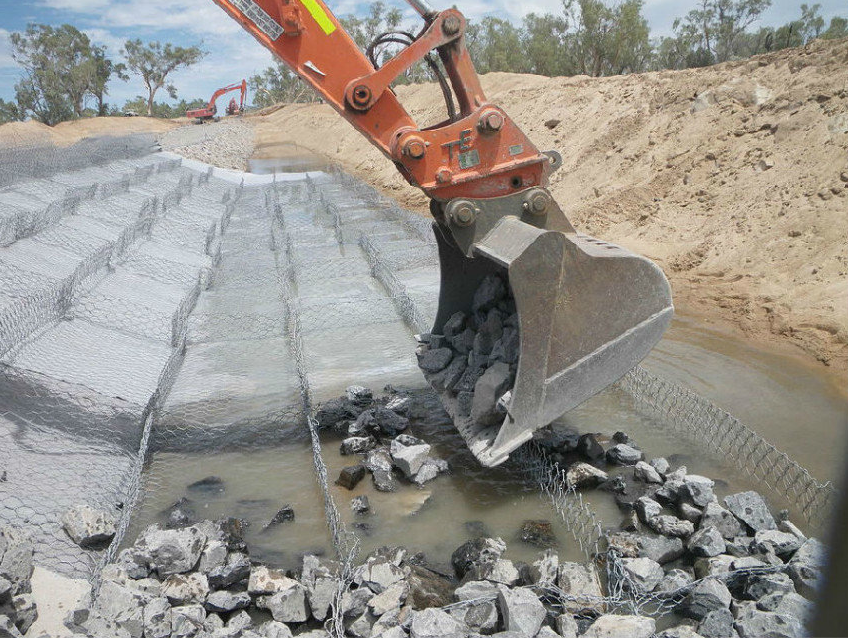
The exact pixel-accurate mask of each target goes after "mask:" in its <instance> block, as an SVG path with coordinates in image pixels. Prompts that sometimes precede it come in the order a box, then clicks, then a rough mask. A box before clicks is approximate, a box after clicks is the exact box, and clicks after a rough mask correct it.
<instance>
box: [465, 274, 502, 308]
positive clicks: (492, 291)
mask: <svg viewBox="0 0 848 638" xmlns="http://www.w3.org/2000/svg"><path fill="white" fill-rule="evenodd" d="M506 296H507V291H506V285H505V284H504V281H503V279H501V278H500V277H499V276H497V275H486V277H484V278H483V281H482V282H480V286H479V287H478V288H477V290H476V291H475V292H474V297H473V299H472V301H471V309H472V311H473V312H474V313H478V312H487V311H488V310H489V309H491V308H494V307H495V306H497V305H498V302H499V301H500V300H501V299H503V298H504V297H506Z"/></svg>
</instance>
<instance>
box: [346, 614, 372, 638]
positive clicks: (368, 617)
mask: <svg viewBox="0 0 848 638" xmlns="http://www.w3.org/2000/svg"><path fill="white" fill-rule="evenodd" d="M376 620H377V619H376V618H375V617H374V615H373V614H371V613H370V612H367V611H366V612H365V613H363V614H362V615H360V616H358V617H357V618H353V619H352V620H347V621H346V622H345V634H346V635H348V636H351V637H352V638H370V636H371V627H372V626H373V625H374V622H375V621H376Z"/></svg>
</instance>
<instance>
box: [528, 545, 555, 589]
mask: <svg viewBox="0 0 848 638" xmlns="http://www.w3.org/2000/svg"><path fill="white" fill-rule="evenodd" d="M558 570H559V556H557V554H556V552H554V551H553V550H551V549H548V550H546V551H544V552H543V553H542V554H541V555H540V557H539V559H538V560H536V561H534V562H533V564H532V565H531V566H530V577H531V582H532V583H533V584H536V585H541V586H544V585H549V584H550V585H553V584H556V579H557V571H558Z"/></svg>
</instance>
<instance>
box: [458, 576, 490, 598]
mask: <svg viewBox="0 0 848 638" xmlns="http://www.w3.org/2000/svg"><path fill="white" fill-rule="evenodd" d="M498 591H499V589H498V585H497V584H495V583H492V582H490V581H487V580H470V581H468V582H467V583H465V584H463V585H461V586H459V587H457V588H456V591H455V592H454V596H456V599H457V600H495V599H496V598H497V597H498Z"/></svg>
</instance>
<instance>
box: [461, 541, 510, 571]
mask: <svg viewBox="0 0 848 638" xmlns="http://www.w3.org/2000/svg"><path fill="white" fill-rule="evenodd" d="M505 551H506V543H504V542H503V541H502V540H501V539H500V538H498V539H493V538H475V539H473V540H470V541H467V542H465V543H463V544H462V545H460V546H459V547H458V548H457V549H455V550H454V552H453V554H451V565H453V568H454V571H456V575H457V576H458V577H459V578H464V577H465V575H466V574H467V573H468V572H469V571H470V570H471V569H472V568H479V567H480V566H482V565H487V564H488V565H491V564H494V562H495V561H496V560H498V559H499V558H500V557H501V556H502V555H503V553H504V552H505Z"/></svg>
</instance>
